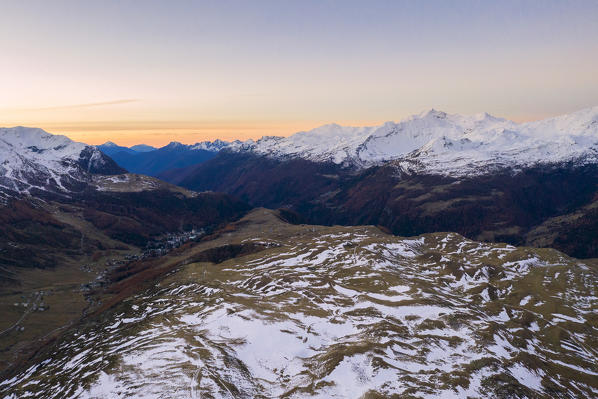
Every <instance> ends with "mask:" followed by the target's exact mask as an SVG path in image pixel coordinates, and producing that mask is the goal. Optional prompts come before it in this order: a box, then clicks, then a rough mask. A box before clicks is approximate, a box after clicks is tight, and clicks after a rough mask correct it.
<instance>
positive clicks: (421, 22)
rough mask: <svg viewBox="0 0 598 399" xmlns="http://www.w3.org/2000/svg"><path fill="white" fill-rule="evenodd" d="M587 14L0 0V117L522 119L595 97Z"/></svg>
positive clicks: (245, 133)
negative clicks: (448, 115) (439, 114)
mask: <svg viewBox="0 0 598 399" xmlns="http://www.w3.org/2000/svg"><path fill="white" fill-rule="evenodd" d="M597 21H598V1H549V0H545V1H500V2H494V1H492V2H491V1H367V2H366V1H362V2H352V1H295V2H291V1H213V2H200V1H162V2H155V1H97V2H92V1H0V51H1V55H2V57H1V59H0V93H1V95H0V125H2V126H9V125H15V124H24V125H31V126H39V127H42V128H46V129H47V130H49V131H52V132H56V133H66V134H68V135H69V136H71V137H74V138H76V139H80V140H84V141H87V142H90V143H99V142H103V141H105V140H106V139H108V138H110V139H112V140H113V141H116V142H119V143H122V144H130V143H134V142H138V141H147V142H149V143H151V144H163V143H166V142H168V141H170V140H172V139H177V140H180V141H183V142H195V141H198V140H201V139H204V138H210V139H211V138H215V137H223V138H228V139H230V138H236V137H238V138H246V137H259V136H261V135H264V134H290V133H293V132H294V131H296V130H300V129H308V128H311V127H315V126H317V125H320V124H322V123H328V122H338V123H341V124H373V123H379V122H383V121H386V120H399V119H401V118H403V117H405V116H408V115H410V114H413V113H418V112H421V111H423V110H425V109H429V108H437V109H441V110H445V111H447V112H458V113H477V112H484V111H486V112H489V113H492V114H495V115H498V116H504V117H508V118H512V119H515V120H530V119H537V118H542V117H545V116H550V115H555V114H559V113H565V112H570V111H573V110H576V109H579V108H583V107H588V106H592V105H597V104H598V73H597V71H598V22H597ZM140 135H145V137H147V139H145V140H141V139H140Z"/></svg>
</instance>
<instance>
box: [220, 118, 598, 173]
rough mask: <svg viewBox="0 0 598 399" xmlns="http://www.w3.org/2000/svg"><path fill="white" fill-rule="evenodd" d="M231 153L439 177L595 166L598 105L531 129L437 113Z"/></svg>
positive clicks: (302, 135) (329, 129) (276, 140)
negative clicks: (392, 167)
mask: <svg viewBox="0 0 598 399" xmlns="http://www.w3.org/2000/svg"><path fill="white" fill-rule="evenodd" d="M229 148H230V149H231V150H233V151H249V152H254V153H257V154H261V155H267V156H273V157H278V158H295V157H299V158H304V159H309V160H312V161H316V162H334V163H336V164H346V165H348V166H357V167H368V166H372V165H375V164H378V163H381V162H387V161H395V162H396V163H397V164H398V165H399V166H401V167H403V168H404V169H408V170H413V171H425V172H430V173H440V174H461V173H467V174H469V173H483V171H484V170H487V169H488V168H492V167H493V166H494V167H496V166H498V167H500V166H511V167H513V166H515V167H518V166H531V165H533V164H538V163H560V162H567V161H579V160H582V161H583V162H596V161H598V106H596V107H592V108H587V109H583V110H581V111H577V112H574V113H570V114H566V115H562V116H557V117H554V118H548V119H544V120H540V121H535V122H527V123H515V122H513V121H509V120H507V119H503V118H497V117H494V116H492V115H489V114H487V113H482V114H477V115H472V116H464V115H458V114H447V113H445V112H441V111H436V110H434V109H432V110H430V111H427V112H423V113H421V114H418V115H414V116H411V117H409V118H407V119H405V120H403V121H401V122H386V123H384V124H382V125H380V126H370V127H344V126H340V125H337V124H329V125H324V126H321V127H318V128H315V129H313V130H309V131H304V132H298V133H295V134H293V135H291V136H289V137H273V136H265V137H262V138H261V139H259V140H257V141H253V140H248V141H245V142H242V143H241V142H238V143H232V144H231V145H230V146H229Z"/></svg>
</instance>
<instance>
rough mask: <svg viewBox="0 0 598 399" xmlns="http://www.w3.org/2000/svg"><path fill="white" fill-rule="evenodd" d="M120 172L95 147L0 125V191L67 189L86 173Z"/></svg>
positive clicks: (82, 178)
mask: <svg viewBox="0 0 598 399" xmlns="http://www.w3.org/2000/svg"><path fill="white" fill-rule="evenodd" d="M120 172H122V169H121V168H119V167H118V166H116V164H115V163H114V162H113V161H112V160H111V159H110V158H108V157H106V156H105V155H104V154H102V153H101V151H100V150H98V149H97V148H96V147H93V146H88V145H87V144H83V143H77V142H74V141H72V140H71V139H69V138H68V137H66V136H61V135H53V134H50V133H48V132H45V131H44V130H42V129H38V128H29V127H23V126H17V127H12V128H0V190H10V191H13V192H17V193H23V192H30V190H31V189H32V188H37V189H39V190H46V191H69V187H71V186H72V185H73V184H74V182H77V181H79V182H80V181H87V180H88V175H89V174H90V173H107V174H110V173H120Z"/></svg>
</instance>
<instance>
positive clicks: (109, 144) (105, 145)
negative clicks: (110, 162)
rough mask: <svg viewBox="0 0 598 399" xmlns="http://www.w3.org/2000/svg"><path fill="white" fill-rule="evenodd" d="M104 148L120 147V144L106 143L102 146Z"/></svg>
mask: <svg viewBox="0 0 598 399" xmlns="http://www.w3.org/2000/svg"><path fill="white" fill-rule="evenodd" d="M102 146H103V147H118V144H116V143H113V142H112V141H106V142H105V143H104V144H102Z"/></svg>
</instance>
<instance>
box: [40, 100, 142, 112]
mask: <svg viewBox="0 0 598 399" xmlns="http://www.w3.org/2000/svg"><path fill="white" fill-rule="evenodd" d="M138 101H141V100H139V99H136V98H131V99H123V100H114V101H102V102H98V103H85V104H73V105H60V106H56V107H42V108H29V110H30V111H43V110H55V109H77V108H92V107H102V106H105V105H120V104H129V103H134V102H138Z"/></svg>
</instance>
